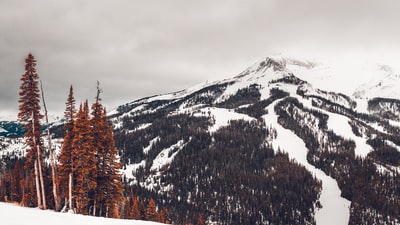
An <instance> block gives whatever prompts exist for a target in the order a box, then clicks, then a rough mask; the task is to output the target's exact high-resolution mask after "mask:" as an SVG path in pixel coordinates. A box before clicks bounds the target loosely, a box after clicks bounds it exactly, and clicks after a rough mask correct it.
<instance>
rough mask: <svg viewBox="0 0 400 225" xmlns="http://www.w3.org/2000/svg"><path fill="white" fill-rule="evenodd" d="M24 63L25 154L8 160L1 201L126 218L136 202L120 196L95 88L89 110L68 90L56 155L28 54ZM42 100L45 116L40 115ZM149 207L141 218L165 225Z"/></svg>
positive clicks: (0, 178)
mask: <svg viewBox="0 0 400 225" xmlns="http://www.w3.org/2000/svg"><path fill="white" fill-rule="evenodd" d="M25 62H26V65H25V73H24V74H23V76H22V78H21V81H22V84H21V86H20V99H19V103H20V106H19V114H18V119H19V121H20V122H21V123H22V124H23V125H24V129H25V130H26V132H25V134H24V138H23V140H24V147H23V149H22V150H23V151H22V152H26V154H25V155H23V156H21V157H20V158H18V157H17V156H14V157H10V159H9V160H8V161H7V163H6V164H5V165H4V166H3V168H2V170H1V171H0V200H2V201H6V202H15V203H17V204H20V205H22V206H27V207H39V208H41V209H54V210H55V211H62V212H66V211H72V212H75V213H79V214H84V215H93V216H101V217H112V218H121V217H123V218H125V217H126V218H130V217H131V216H130V215H131V214H132V213H131V212H132V211H133V207H134V205H135V204H130V203H131V202H130V200H129V199H132V197H131V196H127V195H125V196H124V193H123V192H124V184H123V183H122V175H121V173H120V169H121V164H120V162H119V155H118V150H117V148H116V147H115V142H114V134H113V130H112V126H111V124H110V123H109V121H108V118H107V115H106V109H105V107H104V106H103V105H102V104H101V99H100V93H101V89H100V87H99V85H98V86H97V95H96V101H95V102H94V103H93V104H92V105H91V107H90V108H89V104H88V102H87V101H86V102H84V103H81V104H80V107H79V109H78V110H77V109H76V107H75V99H74V96H73V88H72V86H71V88H70V92H69V95H68V98H67V101H66V110H65V114H64V116H65V118H64V120H65V124H64V127H63V131H62V132H60V133H62V134H64V141H63V143H62V147H61V152H60V155H59V156H58V157H57V156H56V155H55V154H54V148H55V147H54V146H53V145H52V137H51V136H50V132H49V130H47V131H48V137H47V140H46V139H44V138H43V136H44V134H43V130H42V129H41V128H42V127H49V126H48V123H47V124H46V125H45V126H43V125H42V124H41V121H42V119H43V118H44V117H45V118H46V121H47V109H46V105H45V98H44V94H43V89H42V88H41V91H40V90H39V75H38V74H37V72H36V59H35V58H34V57H33V55H32V54H29V55H28V57H27V58H26V60H25ZM40 87H41V85H40ZM41 97H42V101H43V102H42V103H43V106H44V109H45V116H43V115H42V113H41V107H40V102H41ZM44 140H46V141H47V142H48V143H47V145H44ZM132 201H133V200H132ZM139 203H141V204H142V205H143V202H140V201H139ZM148 208H150V209H147V208H146V209H145V210H144V211H146V213H145V214H143V215H144V216H143V217H144V218H145V219H149V220H154V221H156V220H157V221H160V222H168V221H167V219H161V217H164V216H161V215H164V214H166V212H167V211H168V210H166V209H165V210H162V211H160V212H159V211H158V210H157V208H156V205H155V203H154V200H153V201H150V202H149V205H148ZM155 217H157V218H156V219H155ZM165 217H166V218H167V216H165ZM141 218H142V217H141Z"/></svg>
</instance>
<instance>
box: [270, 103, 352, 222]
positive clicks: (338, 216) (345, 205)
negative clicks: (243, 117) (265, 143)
mask: <svg viewBox="0 0 400 225" xmlns="http://www.w3.org/2000/svg"><path fill="white" fill-rule="evenodd" d="M274 105H275V104H271V106H269V107H268V112H270V113H269V114H267V115H265V116H264V117H263V118H264V119H265V122H266V125H267V126H270V125H271V126H272V127H274V128H276V130H277V138H276V139H273V140H272V146H273V148H274V149H276V150H277V149H278V148H280V149H281V150H282V151H285V152H287V153H288V154H289V157H290V158H292V159H295V160H296V161H297V162H298V163H300V164H301V165H303V166H305V168H306V169H307V170H309V171H310V172H311V173H312V174H314V175H315V176H316V177H317V179H319V180H321V181H322V191H321V196H320V198H319V201H320V203H321V205H322V208H321V209H317V210H316V214H315V220H316V224H317V225H347V224H348V222H349V218H350V210H349V209H350V203H351V202H350V201H348V200H346V199H344V198H342V197H341V196H340V194H341V191H340V189H339V187H338V184H337V182H336V180H334V179H333V178H332V177H329V176H327V175H326V174H325V173H324V172H323V171H322V170H320V169H317V168H315V167H314V166H313V165H311V164H309V163H308V161H307V152H308V149H307V148H306V146H305V143H304V141H303V140H302V139H301V138H299V137H298V136H296V135H295V134H294V133H292V132H291V131H290V130H287V129H285V128H283V127H282V126H281V125H280V124H279V123H278V122H277V119H278V116H277V115H276V114H275V111H274ZM288 140H290V141H288Z"/></svg>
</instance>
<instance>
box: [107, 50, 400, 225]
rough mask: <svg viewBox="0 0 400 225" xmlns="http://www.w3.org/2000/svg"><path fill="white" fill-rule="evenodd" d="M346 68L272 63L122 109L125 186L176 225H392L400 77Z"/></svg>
mask: <svg viewBox="0 0 400 225" xmlns="http://www.w3.org/2000/svg"><path fill="white" fill-rule="evenodd" d="M349 65H350V66H348V67H339V66H336V65H333V66H327V64H323V63H320V62H310V61H307V60H298V59H292V58H285V57H268V58H266V59H264V60H261V61H259V62H257V63H255V64H254V65H252V66H250V67H249V68H247V69H245V70H244V71H243V72H242V73H240V74H238V75H237V76H234V77H232V78H230V79H225V80H221V81H213V82H205V83H202V84H199V85H197V86H195V87H192V88H188V89H185V90H182V91H178V92H174V93H169V94H163V95H157V96H151V97H147V98H143V99H139V100H136V101H133V102H130V103H127V104H125V105H122V106H120V107H118V109H116V110H115V111H113V112H110V113H109V117H110V120H111V121H112V123H113V126H114V133H115V141H116V146H117V148H118V149H120V152H121V161H122V162H123V173H124V179H125V181H126V183H127V184H129V185H131V187H132V189H133V191H134V192H135V193H137V194H138V195H139V196H141V197H143V198H150V197H151V198H154V199H157V202H158V203H159V205H160V207H161V206H162V207H164V206H166V207H168V209H169V210H170V212H171V215H173V217H174V218H173V220H174V221H175V223H177V224H180V223H184V222H185V223H186V222H191V223H196V221H195V220H196V218H198V215H199V214H200V215H202V216H203V217H204V218H205V221H207V223H210V224H211V223H222V224H317V225H326V224H352V225H353V224H399V222H400V221H399V218H400V211H399V209H400V193H399V191H398V188H399V187H400V179H398V176H399V173H400V136H399V135H398V134H399V132H400V114H399V112H398V109H399V108H400V100H397V99H396V96H397V93H396V92H399V90H400V83H399V82H400V81H399V80H400V78H399V77H398V76H397V75H395V74H396V73H395V72H394V71H393V70H392V69H390V68H389V67H387V66H375V65H365V66H363V67H361V68H355V66H354V65H353V64H349ZM376 82H381V85H378V86H376V85H375V84H376ZM369 84H371V85H375V88H373V87H372V86H369ZM378 84H379V83H378ZM390 84H391V85H390ZM380 94H382V95H380Z"/></svg>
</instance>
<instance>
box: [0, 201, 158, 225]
mask: <svg viewBox="0 0 400 225" xmlns="http://www.w3.org/2000/svg"><path fill="white" fill-rule="evenodd" d="M0 221H1V224H2V225H21V224H32V225H55V224H56V225H79V224H96V225H115V224H119V225H124V224H126V225H128V224H129V225H157V224H160V223H155V222H147V221H139V220H118V219H106V218H99V217H92V216H82V215H75V214H69V213H57V212H53V211H50V210H47V211H43V210H39V209H37V208H24V207H20V206H16V205H13V204H9V203H3V202H0Z"/></svg>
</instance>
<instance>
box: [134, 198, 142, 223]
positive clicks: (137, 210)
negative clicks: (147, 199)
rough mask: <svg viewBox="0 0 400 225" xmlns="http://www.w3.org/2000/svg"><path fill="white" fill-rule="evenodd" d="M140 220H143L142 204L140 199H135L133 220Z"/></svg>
mask: <svg viewBox="0 0 400 225" xmlns="http://www.w3.org/2000/svg"><path fill="white" fill-rule="evenodd" d="M140 218H141V215H140V202H139V199H138V198H137V197H135V198H134V200H133V206H132V219H134V220H139V219H140Z"/></svg>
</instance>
